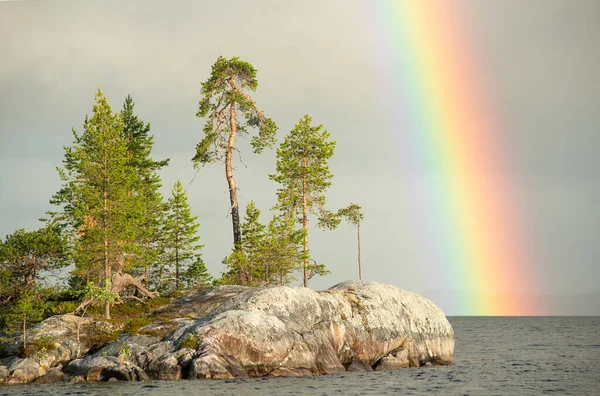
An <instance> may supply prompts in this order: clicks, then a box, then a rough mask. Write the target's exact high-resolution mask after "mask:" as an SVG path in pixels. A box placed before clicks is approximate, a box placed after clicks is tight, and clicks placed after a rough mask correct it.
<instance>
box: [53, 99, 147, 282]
mask: <svg viewBox="0 0 600 396" xmlns="http://www.w3.org/2000/svg"><path fill="white" fill-rule="evenodd" d="M95 99H96V103H95V104H94V107H93V114H92V117H91V118H89V117H86V119H85V122H84V132H83V133H82V134H78V133H77V132H75V131H73V136H74V142H73V146H72V147H65V159H64V161H63V164H64V166H63V168H59V174H60V176H61V179H62V180H63V182H64V184H63V187H62V189H61V190H60V191H59V192H57V193H56V194H55V195H54V196H53V198H52V200H51V203H53V204H55V205H58V206H60V208H61V210H60V211H58V212H54V213H50V214H51V216H52V221H53V222H54V223H55V224H59V225H60V226H61V227H63V228H65V229H68V230H70V231H71V232H72V233H73V236H74V239H75V241H74V242H75V246H74V252H75V255H74V258H75V265H76V269H75V271H74V274H75V275H76V276H78V277H81V278H85V279H88V280H92V281H99V280H103V279H105V278H106V276H107V275H108V274H110V273H111V272H116V271H119V270H121V269H122V268H123V266H124V265H125V260H124V258H125V256H126V254H127V253H133V252H135V251H136V244H135V243H134V242H133V240H134V238H135V235H136V231H137V229H138V227H139V224H140V222H141V220H142V219H143V207H142V206H141V205H140V201H141V199H142V198H141V197H140V196H139V195H137V194H132V191H134V190H135V187H136V183H137V181H138V176H137V172H136V169H135V167H134V166H132V165H131V159H130V158H129V157H128V144H127V142H126V141H125V140H124V139H123V133H124V123H123V116H122V115H121V114H120V113H116V114H115V113H113V112H112V109H111V107H110V105H109V104H108V102H107V100H106V97H105V96H104V95H103V94H102V91H101V90H100V89H98V91H97V93H96V98H95Z"/></svg>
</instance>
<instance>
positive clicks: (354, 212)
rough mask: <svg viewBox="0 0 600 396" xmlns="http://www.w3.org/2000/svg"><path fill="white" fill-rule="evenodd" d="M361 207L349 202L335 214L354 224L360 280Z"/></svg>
mask: <svg viewBox="0 0 600 396" xmlns="http://www.w3.org/2000/svg"><path fill="white" fill-rule="evenodd" d="M361 209H362V208H361V207H360V206H359V205H357V204H355V203H351V204H350V205H349V206H348V207H346V208H343V209H340V210H338V212H337V215H338V216H339V217H341V218H343V219H346V221H347V222H348V223H350V224H353V225H355V226H356V239H357V243H358V279H360V280H362V263H361V261H360V221H361V220H363V219H364V215H363V213H362V212H361V211H360V210H361Z"/></svg>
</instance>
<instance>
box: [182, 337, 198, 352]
mask: <svg viewBox="0 0 600 396" xmlns="http://www.w3.org/2000/svg"><path fill="white" fill-rule="evenodd" d="M198 340H199V339H198V336H197V335H196V334H188V335H187V336H186V337H185V338H184V339H183V340H182V341H181V343H180V344H179V348H180V349H181V348H192V349H196V347H197V346H198Z"/></svg>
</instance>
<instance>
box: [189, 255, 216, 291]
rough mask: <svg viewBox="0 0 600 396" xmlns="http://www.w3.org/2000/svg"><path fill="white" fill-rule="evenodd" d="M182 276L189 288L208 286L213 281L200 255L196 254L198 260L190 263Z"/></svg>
mask: <svg viewBox="0 0 600 396" xmlns="http://www.w3.org/2000/svg"><path fill="white" fill-rule="evenodd" d="M182 278H183V280H184V281H185V282H186V283H187V287H188V289H192V288H203V287H208V286H210V285H211V284H212V282H213V278H212V276H211V275H210V274H209V273H208V270H207V269H206V265H205V264H204V261H203V260H202V256H200V255H198V256H196V260H194V261H193V262H192V263H191V264H190V265H189V267H188V268H187V270H186V271H185V272H184V273H183V276H182Z"/></svg>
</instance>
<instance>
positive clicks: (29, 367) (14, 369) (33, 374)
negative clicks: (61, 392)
mask: <svg viewBox="0 0 600 396" xmlns="http://www.w3.org/2000/svg"><path fill="white" fill-rule="evenodd" d="M8 371H9V378H8V381H7V382H8V383H9V384H27V383H29V382H31V381H33V380H34V379H36V378H38V377H41V376H42V375H44V374H46V369H45V368H44V367H42V366H40V364H39V363H38V362H36V361H35V360H33V359H31V358H25V359H15V360H14V361H13V364H11V365H10V366H9V367H8Z"/></svg>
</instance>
